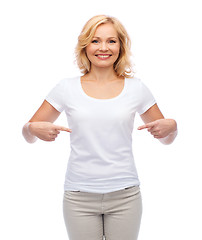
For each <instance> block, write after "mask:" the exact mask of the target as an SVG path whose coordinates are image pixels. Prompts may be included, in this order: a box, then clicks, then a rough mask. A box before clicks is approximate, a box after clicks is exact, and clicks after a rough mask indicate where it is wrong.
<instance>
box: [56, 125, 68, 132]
mask: <svg viewBox="0 0 202 240" xmlns="http://www.w3.org/2000/svg"><path fill="white" fill-rule="evenodd" d="M55 127H56V130H59V131H65V132H71V131H72V130H71V129H69V128H66V127H63V126H55Z"/></svg>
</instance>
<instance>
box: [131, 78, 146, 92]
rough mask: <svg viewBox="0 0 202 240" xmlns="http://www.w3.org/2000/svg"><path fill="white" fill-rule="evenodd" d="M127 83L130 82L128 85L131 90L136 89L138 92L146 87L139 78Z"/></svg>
mask: <svg viewBox="0 0 202 240" xmlns="http://www.w3.org/2000/svg"><path fill="white" fill-rule="evenodd" d="M127 81H128V85H129V86H130V87H131V88H135V89H136V90H139V89H140V88H142V86H143V85H144V83H143V82H142V80H141V79H140V78H138V77H132V78H128V79H127Z"/></svg>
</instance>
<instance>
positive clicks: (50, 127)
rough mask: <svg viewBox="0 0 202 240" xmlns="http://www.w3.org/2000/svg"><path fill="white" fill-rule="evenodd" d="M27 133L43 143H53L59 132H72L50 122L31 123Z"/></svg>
mask: <svg viewBox="0 0 202 240" xmlns="http://www.w3.org/2000/svg"><path fill="white" fill-rule="evenodd" d="M29 131H30V133H31V134H32V135H34V136H36V137H38V138H40V139H41V140H44V141H49V142H50V141H55V138H56V137H57V136H58V134H59V133H60V131H66V132H72V130H71V129H69V128H66V127H63V126H57V125H54V124H53V123H51V122H31V123H30V125H29Z"/></svg>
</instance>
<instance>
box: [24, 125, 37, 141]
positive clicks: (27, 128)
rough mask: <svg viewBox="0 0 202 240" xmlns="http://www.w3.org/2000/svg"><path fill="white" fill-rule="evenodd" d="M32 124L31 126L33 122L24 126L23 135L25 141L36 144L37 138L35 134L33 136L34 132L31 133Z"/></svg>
mask: <svg viewBox="0 0 202 240" xmlns="http://www.w3.org/2000/svg"><path fill="white" fill-rule="evenodd" d="M30 124H31V122H27V123H26V124H25V125H24V126H23V129H22V134H23V136H24V138H25V140H26V141H27V142H28V143H34V142H36V140H37V137H36V136H35V135H34V134H32V131H30Z"/></svg>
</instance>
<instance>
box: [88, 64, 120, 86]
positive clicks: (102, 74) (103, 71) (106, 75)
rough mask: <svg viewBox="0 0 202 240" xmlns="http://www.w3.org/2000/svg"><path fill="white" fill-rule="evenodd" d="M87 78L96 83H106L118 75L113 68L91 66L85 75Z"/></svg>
mask: <svg viewBox="0 0 202 240" xmlns="http://www.w3.org/2000/svg"><path fill="white" fill-rule="evenodd" d="M85 77H86V78H88V80H92V81H95V82H98V83H107V82H109V81H113V80H115V79H116V80H117V79H119V77H118V76H117V75H116V72H115V71H114V69H113V68H99V69H97V68H95V67H92V69H91V71H90V72H89V73H87V74H86V75H85Z"/></svg>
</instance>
